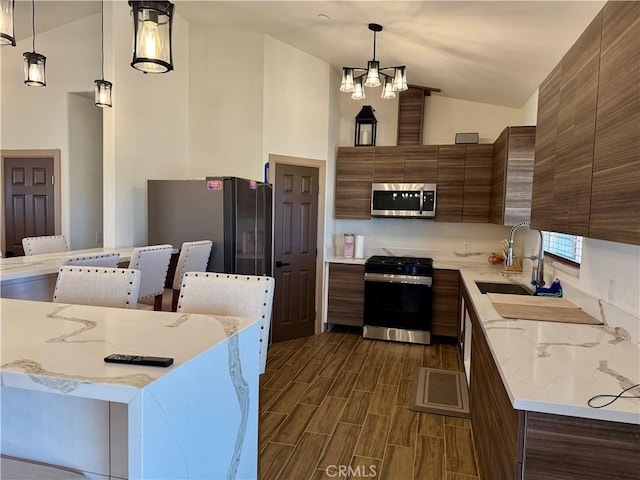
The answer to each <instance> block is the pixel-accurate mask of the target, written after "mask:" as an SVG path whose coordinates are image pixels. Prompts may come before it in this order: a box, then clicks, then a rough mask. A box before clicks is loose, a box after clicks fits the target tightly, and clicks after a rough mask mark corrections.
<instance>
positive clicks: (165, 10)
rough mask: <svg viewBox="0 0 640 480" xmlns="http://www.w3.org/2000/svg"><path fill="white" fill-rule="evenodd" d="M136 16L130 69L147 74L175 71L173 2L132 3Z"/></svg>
mask: <svg viewBox="0 0 640 480" xmlns="http://www.w3.org/2000/svg"><path fill="white" fill-rule="evenodd" d="M129 5H130V6H131V11H132V13H133V31H134V47H133V60H132V61H131V66H132V67H133V68H135V69H136V70H140V71H141V72H144V73H166V72H170V71H171V70H173V55H172V53H171V29H172V25H173V3H171V2H166V1H142V2H139V1H138V2H134V1H130V2H129Z"/></svg>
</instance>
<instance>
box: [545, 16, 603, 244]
mask: <svg viewBox="0 0 640 480" xmlns="http://www.w3.org/2000/svg"><path fill="white" fill-rule="evenodd" d="M601 32H602V14H599V15H598V16H597V17H596V18H595V19H594V20H593V21H592V22H591V24H590V25H589V26H588V27H587V29H586V30H585V31H584V32H583V33H582V35H581V36H580V38H578V40H577V41H576V43H575V44H574V45H573V47H571V49H570V50H569V51H568V52H567V54H566V55H565V56H564V58H563V59H562V77H561V78H562V79H561V81H560V95H559V98H558V137H557V140H556V158H555V162H554V173H553V205H552V209H551V215H550V216H551V218H552V222H551V225H550V227H551V228H550V230H552V231H554V232H564V233H571V234H573V235H583V236H586V235H587V234H588V230H589V210H590V203H591V169H592V164H593V142H594V135H595V129H596V104H597V99H598V66H599V63H600V36H601Z"/></svg>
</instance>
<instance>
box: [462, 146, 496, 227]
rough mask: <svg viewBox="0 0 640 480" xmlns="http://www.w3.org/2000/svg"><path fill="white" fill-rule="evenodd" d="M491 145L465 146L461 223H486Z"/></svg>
mask: <svg viewBox="0 0 640 480" xmlns="http://www.w3.org/2000/svg"><path fill="white" fill-rule="evenodd" d="M492 156H493V145H467V147H466V158H465V167H464V193H463V206H462V221H463V222H473V223H487V222H488V221H489V208H490V207H489V204H490V200H491V161H492Z"/></svg>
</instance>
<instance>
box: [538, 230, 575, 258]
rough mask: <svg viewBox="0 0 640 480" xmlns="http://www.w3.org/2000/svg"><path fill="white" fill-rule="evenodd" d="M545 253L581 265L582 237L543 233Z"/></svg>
mask: <svg viewBox="0 0 640 480" xmlns="http://www.w3.org/2000/svg"><path fill="white" fill-rule="evenodd" d="M542 238H543V240H544V243H543V245H544V251H545V252H547V253H550V254H552V255H555V256H557V257H560V258H562V259H565V260H569V261H570V262H573V263H576V264H578V265H580V262H581V261H582V237H578V236H577V235H569V234H568V233H557V232H542Z"/></svg>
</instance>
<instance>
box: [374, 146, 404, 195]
mask: <svg viewBox="0 0 640 480" xmlns="http://www.w3.org/2000/svg"><path fill="white" fill-rule="evenodd" d="M404 177H405V175H404V148H402V147H376V148H375V155H374V167H373V181H374V183H403V182H404ZM369 190H371V188H369ZM369 195H371V191H369Z"/></svg>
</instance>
